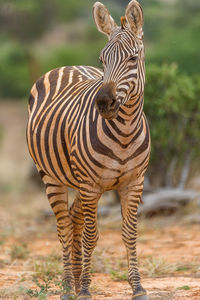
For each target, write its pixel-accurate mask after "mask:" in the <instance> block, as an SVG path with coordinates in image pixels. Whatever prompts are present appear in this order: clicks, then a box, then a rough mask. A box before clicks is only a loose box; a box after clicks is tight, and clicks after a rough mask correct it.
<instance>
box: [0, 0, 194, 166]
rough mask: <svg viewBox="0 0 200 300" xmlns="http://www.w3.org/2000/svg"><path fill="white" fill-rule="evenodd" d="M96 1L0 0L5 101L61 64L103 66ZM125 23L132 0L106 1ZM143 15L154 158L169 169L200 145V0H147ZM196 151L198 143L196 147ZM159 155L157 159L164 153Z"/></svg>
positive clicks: (0, 82)
mask: <svg viewBox="0 0 200 300" xmlns="http://www.w3.org/2000/svg"><path fill="white" fill-rule="evenodd" d="M94 2H95V1H92V0H85V1H82V0H76V1H74V0H67V1H66V0H43V1H41V0H34V1H32V0H17V1H16V0H8V1H4V0H0V99H6V98H9V99H15V100H18V99H19V100H20V99H23V98H28V94H29V90H30V88H31V86H32V84H33V83H34V81H35V80H36V79H37V78H38V77H39V76H41V75H42V74H43V73H45V72H46V71H49V70H50V69H53V68H56V67H60V66H63V65H93V66H99V60H98V57H99V53H100V51H101V49H102V48H103V47H104V45H105V44H106V42H107V38H106V37H105V36H104V35H102V34H100V33H99V32H98V31H97V29H96V27H95V25H94V22H93V19H92V5H93V3H94ZM102 2H104V3H105V4H106V6H107V7H108V8H109V10H110V11H111V14H112V16H113V17H114V18H115V20H116V22H117V23H118V24H119V17H120V16H121V15H123V14H124V11H125V7H126V5H127V3H128V2H129V1H128V0H106V1H102ZM140 3H141V4H142V6H143V9H144V16H145V25H144V33H145V48H146V70H147V80H146V89H145V113H146V115H147V117H148V119H149V123H150V127H151V136H152V145H153V147H152V162H154V161H155V160H156V159H157V161H159V162H160V164H161V165H162V166H163V167H164V168H165V167H166V166H167V164H168V163H169V162H170V160H171V159H172V157H173V156H174V155H179V156H180V157H182V159H183V160H184V156H185V155H186V153H188V152H192V153H194V152H195V151H196V150H197V149H200V147H199V146H200V145H199V141H200V130H199V128H200V117H199V114H198V111H199V109H200V104H199V103H200V102H199V99H198V95H199V92H200V76H199V65H200V55H199V49H200V39H199V38H198V37H199V30H200V2H199V0H190V1H188V0H151V1H149V0H141V1H140ZM194 149H196V150H195V151H194ZM158 157H159V159H158Z"/></svg>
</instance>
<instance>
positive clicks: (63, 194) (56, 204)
mask: <svg viewBox="0 0 200 300" xmlns="http://www.w3.org/2000/svg"><path fill="white" fill-rule="evenodd" d="M42 179H43V181H44V183H45V186H46V194H47V197H48V200H49V203H50V205H51V207H52V210H53V212H54V214H55V216H56V221H57V233H58V237H59V240H60V243H61V245H62V249H63V265H64V272H63V288H64V290H65V292H64V295H63V296H61V299H62V300H68V299H75V298H74V296H75V292H74V277H73V273H72V238H73V224H72V220H71V217H70V214H69V209H68V197H67V188H66V187H65V186H63V185H60V184H59V183H58V182H56V181H54V180H52V178H51V177H49V176H46V175H43V176H42Z"/></svg>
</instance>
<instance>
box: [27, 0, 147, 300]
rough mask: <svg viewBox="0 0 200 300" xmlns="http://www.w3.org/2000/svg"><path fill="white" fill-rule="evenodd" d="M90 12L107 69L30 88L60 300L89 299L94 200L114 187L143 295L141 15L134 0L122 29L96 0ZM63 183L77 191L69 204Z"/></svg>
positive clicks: (76, 69) (65, 73) (31, 130)
mask: <svg viewBox="0 0 200 300" xmlns="http://www.w3.org/2000/svg"><path fill="white" fill-rule="evenodd" d="M93 15H94V20H95V22H96V25H97V28H98V30H99V31H101V32H103V33H104V34H106V35H107V36H108V37H109V42H108V43H107V45H106V46H105V48H104V49H103V50H102V52H101V55H100V60H101V61H102V64H103V67H104V71H102V70H100V69H97V68H94V67H88V66H73V67H62V68H57V69H55V70H52V71H50V72H48V73H46V74H45V75H44V76H42V77H41V78H40V79H39V80H38V81H37V82H36V83H35V84H34V85H33V88H32V89H31V93H30V98H29V120H28V124H27V143H28V148H29V151H30V154H31V156H32V158H33V160H34V162H35V164H36V166H37V169H38V171H39V173H40V175H41V177H42V180H43V182H44V183H45V186H46V193H47V196H48V199H49V202H50V204H51V207H52V209H53V211H54V213H55V216H56V219H57V229H58V237H59V239H60V242H61V244H62V246H63V263H64V275H63V283H64V287H65V293H64V295H63V296H62V299H63V300H65V299H70V297H71V296H73V295H74V293H75V292H76V293H78V298H77V299H80V300H89V299H92V298H91V294H90V292H89V285H90V281H91V278H90V263H91V255H92V252H93V249H94V247H95V245H96V242H97V240H98V229H97V224H96V220H97V204H98V199H99V198H100V196H101V195H102V193H103V192H104V191H106V190H113V189H115V190H118V192H119V195H120V199H121V206H122V218H123V226H122V238H123V241H124V243H125V246H126V248H127V253H128V262H129V283H130V285H131V287H132V289H133V299H136V300H146V299H148V297H147V295H146V291H145V290H144V289H143V287H142V286H141V284H140V275H139V271H138V267H137V255H136V233H137V229H136V228H137V226H136V224H137V208H138V204H139V202H140V201H141V195H142V190H143V181H144V173H145V171H146V168H147V165H148V161H149V153H150V137H149V129H148V124H147V121H146V118H145V115H144V113H143V100H144V99H143V95H144V81H145V79H144V78H145V76H144V49H143V42H142V25H143V14H142V9H141V7H140V5H139V4H138V2H136V1H135V0H132V1H131V2H130V3H129V5H128V7H127V9H126V16H125V17H122V18H121V27H118V26H117V25H116V24H115V22H114V20H113V19H112V17H111V16H110V14H109V12H108V10H107V9H106V7H105V6H104V5H103V4H101V3H100V2H97V3H95V5H94V10H93ZM67 187H72V188H74V189H76V190H77V195H76V198H75V200H74V202H73V205H72V207H71V208H69V207H68V198H67ZM74 288H75V290H74Z"/></svg>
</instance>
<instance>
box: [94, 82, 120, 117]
mask: <svg viewBox="0 0 200 300" xmlns="http://www.w3.org/2000/svg"><path fill="white" fill-rule="evenodd" d="M95 105H96V109H97V110H98V112H99V113H100V115H101V116H102V117H103V118H104V119H114V118H116V117H117V114H118V110H119V106H120V103H119V102H118V101H117V100H116V90H115V84H114V83H113V82H110V83H107V84H103V85H102V87H101V88H100V89H99V91H98V92H97V94H96V96H95Z"/></svg>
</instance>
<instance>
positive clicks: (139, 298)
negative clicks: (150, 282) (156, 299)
mask: <svg viewBox="0 0 200 300" xmlns="http://www.w3.org/2000/svg"><path fill="white" fill-rule="evenodd" d="M132 300H149V297H148V296H147V295H141V296H137V295H135V296H133V298H132Z"/></svg>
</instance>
